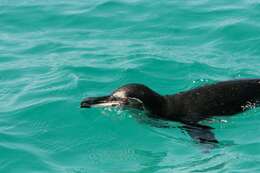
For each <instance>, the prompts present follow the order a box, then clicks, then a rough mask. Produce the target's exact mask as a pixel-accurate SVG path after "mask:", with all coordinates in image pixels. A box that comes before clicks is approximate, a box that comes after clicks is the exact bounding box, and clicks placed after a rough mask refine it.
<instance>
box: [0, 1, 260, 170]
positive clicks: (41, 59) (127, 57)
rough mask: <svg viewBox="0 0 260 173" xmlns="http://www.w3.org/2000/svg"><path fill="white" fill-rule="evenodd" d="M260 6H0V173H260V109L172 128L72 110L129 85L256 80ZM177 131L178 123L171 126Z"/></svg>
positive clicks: (125, 115) (163, 88)
mask: <svg viewBox="0 0 260 173" xmlns="http://www.w3.org/2000/svg"><path fill="white" fill-rule="evenodd" d="M259 21H260V3H259V1H254V0H240V1H233V0H232V1H224V0H220V1H208V0H198V1H171V0H163V1H161V2H158V1H148V0H134V1H132V0H118V1H117V0H116V1H111V0H91V1H83V0H75V1H69V0H64V1H58V2H56V1H50V0H45V1H36V0H28V1H15V0H10V1H7V0H0V172H1V173H7V172H8V173H9V172H10V173H17V172H19V173H23V172H24V173H25V172H26V173H28V172H37V173H38V172H41V173H42V172H44V173H47V172H48V173H50V172H66V173H112V172H122V173H127V172H128V173H130V172H131V173H133V172H141V173H151V172H156V173H166V172H178V173H179V172H185V173H186V172H221V173H222V172H260V136H259V132H260V110H259V109H253V110H250V111H248V112H245V113H241V114H239V115H238V116H234V117H228V118H227V117H223V118H221V119H212V120H211V121H208V122H206V123H207V124H208V125H210V126H212V127H214V128H215V130H214V133H215V134H216V136H217V138H218V140H219V141H220V145H219V146H218V147H216V148H215V149H213V150H210V151H207V152H205V151H204V149H203V148H202V147H201V146H200V145H199V144H196V143H195V142H194V141H192V140H191V139H190V137H189V136H188V135H187V134H186V133H183V132H182V131H181V130H180V129H178V128H170V129H169V128H168V129H167V128H157V127H154V126H152V125H150V124H145V123H140V122H138V121H137V120H136V118H134V117H133V115H132V113H131V112H127V111H122V110H109V109H84V110H83V109H80V108H79V103H80V100H81V99H82V98H84V97H86V96H99V95H104V94H107V93H109V92H111V91H112V90H114V89H115V88H117V87H119V86H120V85H123V84H126V83H129V82H138V83H144V84H146V85H148V86H150V87H151V88H153V89H154V90H156V91H158V92H160V93H161V94H169V93H175V92H179V91H183V90H187V89H190V88H193V87H196V86H200V85H203V84H207V83H213V82H217V81H222V80H228V79H239V78H257V77H260V76H259V75H260V68H259V67H260V23H259ZM174 125H175V126H177V125H178V124H177V123H174Z"/></svg>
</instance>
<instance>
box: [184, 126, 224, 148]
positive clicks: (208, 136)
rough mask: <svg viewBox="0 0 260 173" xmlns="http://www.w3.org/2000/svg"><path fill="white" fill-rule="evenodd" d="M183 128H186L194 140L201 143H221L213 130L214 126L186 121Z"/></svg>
mask: <svg viewBox="0 0 260 173" xmlns="http://www.w3.org/2000/svg"><path fill="white" fill-rule="evenodd" d="M181 129H183V130H185V131H186V132H187V133H188V134H189V136H190V137H191V138H192V139H193V140H194V141H196V142H198V143H200V144H217V143H219V142H218V140H217V139H216V137H215V134H214V133H213V132H212V130H213V128H212V127H209V126H206V125H201V124H190V123H185V124H183V125H182V127H181Z"/></svg>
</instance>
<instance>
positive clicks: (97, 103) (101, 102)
mask: <svg viewBox="0 0 260 173" xmlns="http://www.w3.org/2000/svg"><path fill="white" fill-rule="evenodd" d="M125 103H126V100H124V99H119V98H116V97H113V96H103V97H87V98H85V99H83V100H82V101H81V103H80V107H81V108H91V107H107V106H120V105H122V104H125Z"/></svg>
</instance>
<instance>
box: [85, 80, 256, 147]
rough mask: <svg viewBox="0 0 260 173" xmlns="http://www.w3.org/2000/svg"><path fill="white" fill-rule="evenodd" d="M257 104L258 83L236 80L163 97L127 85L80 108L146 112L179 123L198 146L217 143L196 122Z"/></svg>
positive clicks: (146, 89) (151, 115)
mask: <svg viewBox="0 0 260 173" xmlns="http://www.w3.org/2000/svg"><path fill="white" fill-rule="evenodd" d="M259 103H260V79H240V80H230V81H224V82H218V83H215V84H210V85H205V86H201V87H198V88H195V89H191V90H188V91H184V92H180V93H177V94H173V95H164V96H162V95H160V94H158V93H157V92H155V91H153V90H152V89H150V88H148V87H147V86H145V85H143V84H127V85H124V86H122V87H120V88H118V89H117V90H115V91H114V92H112V94H110V95H107V96H103V97H88V98H86V99H84V100H83V101H82V102H81V108H90V107H95V106H124V107H131V108H136V109H140V110H146V111H147V112H148V113H149V114H148V116H150V117H153V118H160V119H165V120H172V121H177V122H181V123H182V124H183V126H182V128H183V129H184V130H186V131H187V132H188V134H189V135H190V136H191V137H192V138H193V139H195V140H196V141H198V142H200V143H208V142H213V143H217V142H218V141H217V139H216V138H215V136H214V134H213V133H212V132H211V129H212V128H211V127H209V126H206V125H201V124H199V122H200V121H202V120H205V119H207V118H210V117H212V116H230V115H234V114H237V113H239V112H242V111H245V110H247V109H248V108H250V107H256V106H258V105H259Z"/></svg>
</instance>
